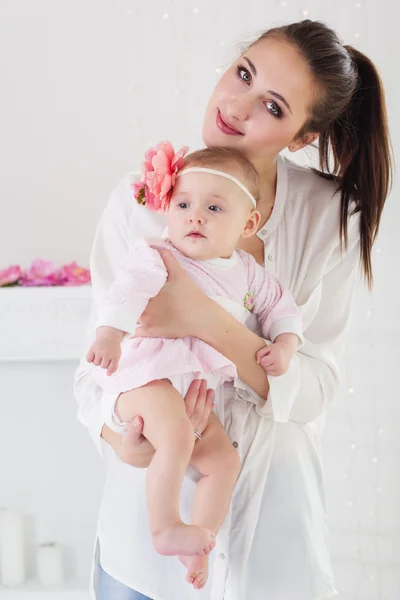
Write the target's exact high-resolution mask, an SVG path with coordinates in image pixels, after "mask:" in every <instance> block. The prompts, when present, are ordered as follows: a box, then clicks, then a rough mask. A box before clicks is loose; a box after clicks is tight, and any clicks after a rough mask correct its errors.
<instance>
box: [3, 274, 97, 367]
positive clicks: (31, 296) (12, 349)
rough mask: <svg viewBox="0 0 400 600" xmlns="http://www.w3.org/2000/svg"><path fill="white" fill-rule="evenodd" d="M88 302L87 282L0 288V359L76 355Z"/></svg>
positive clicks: (88, 290)
mask: <svg viewBox="0 0 400 600" xmlns="http://www.w3.org/2000/svg"><path fill="white" fill-rule="evenodd" d="M91 303H92V288H91V286H90V285H82V286H76V287H64V286H54V287H36V288H35V287H33V288H24V287H18V286H16V287H10V288H0V332H1V334H0V361H7V362H8V361H37V360H41V361H43V360H44V361H48V360H77V359H79V358H80V357H81V354H82V352H83V344H84V336H85V331H86V326H87V320H88V317H89V313H90V307H91Z"/></svg>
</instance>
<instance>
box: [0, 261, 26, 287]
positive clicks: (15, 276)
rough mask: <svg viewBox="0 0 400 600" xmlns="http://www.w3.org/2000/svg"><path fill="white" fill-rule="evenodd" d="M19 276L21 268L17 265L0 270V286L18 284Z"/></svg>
mask: <svg viewBox="0 0 400 600" xmlns="http://www.w3.org/2000/svg"><path fill="white" fill-rule="evenodd" d="M20 278H21V269H20V267H19V266H18V265H14V266H12V267H8V268H7V269H3V270H2V271H0V287H6V286H12V285H18V282H19V280H20Z"/></svg>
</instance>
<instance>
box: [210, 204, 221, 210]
mask: <svg viewBox="0 0 400 600" xmlns="http://www.w3.org/2000/svg"><path fill="white" fill-rule="evenodd" d="M208 208H209V209H210V210H211V212H219V211H220V210H222V208H220V207H219V206H216V205H215V204H212V205H211V206H209V207H208Z"/></svg>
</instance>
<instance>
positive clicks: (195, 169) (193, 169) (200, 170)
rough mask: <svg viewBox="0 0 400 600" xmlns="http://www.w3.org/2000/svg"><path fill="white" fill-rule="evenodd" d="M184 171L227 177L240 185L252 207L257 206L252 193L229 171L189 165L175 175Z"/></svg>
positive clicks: (178, 175) (179, 174)
mask: <svg viewBox="0 0 400 600" xmlns="http://www.w3.org/2000/svg"><path fill="white" fill-rule="evenodd" d="M184 173H210V175H219V176H220V177H225V179H229V181H233V183H236V185H238V186H239V187H240V189H241V190H242V192H244V193H245V194H246V196H247V197H248V198H249V200H251V202H252V204H253V206H254V208H256V206H257V202H256V199H255V198H254V196H253V194H251V193H250V192H249V190H248V189H247V187H246V186H245V185H243V183H242V182H241V181H239V179H236V177H234V176H233V175H230V174H229V173H225V172H224V171H216V170H215V169H207V168H205V167H189V168H188V169H183V170H182V171H179V172H178V174H177V177H180V176H181V175H183V174H184Z"/></svg>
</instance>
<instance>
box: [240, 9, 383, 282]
mask: <svg viewBox="0 0 400 600" xmlns="http://www.w3.org/2000/svg"><path fill="white" fill-rule="evenodd" d="M270 38H275V39H284V40H286V41H288V42H290V43H291V44H293V45H294V46H295V47H296V48H297V50H298V52H299V53H300V55H301V56H302V57H303V59H304V60H305V61H306V63H307V64H308V67H309V69H310V72H311V75H312V77H313V78H314V82H315V86H316V91H317V94H316V98H317V100H316V102H315V103H314V105H313V106H311V107H310V108H309V112H310V116H309V118H308V120H307V121H306V122H305V123H304V125H303V127H302V128H301V130H300V131H299V132H298V134H297V135H296V138H297V139H301V138H302V137H303V136H304V135H305V134H307V133H309V132H316V133H319V165H320V169H321V171H317V172H318V173H319V174H320V175H321V176H323V177H328V178H329V179H334V180H335V181H337V183H338V189H339V191H340V194H341V210H340V239H341V243H342V244H344V247H346V246H347V242H348V237H347V224H348V217H349V206H350V204H351V203H352V202H353V201H354V202H355V209H354V211H353V212H359V213H360V241H361V249H360V255H361V263H362V268H363V272H364V276H365V279H366V281H367V283H368V285H369V286H370V287H371V286H372V281H373V277H372V266H371V250H372V245H373V243H374V241H375V239H376V236H377V234H378V230H379V224H380V220H381V215H382V210H383V206H384V203H385V200H386V197H387V195H388V193H389V189H390V184H391V179H392V152H391V144H390V138H389V132H388V123H387V116H386V106H385V95H384V90H383V86H382V82H381V79H380V77H379V74H378V72H377V70H376V68H375V66H374V64H373V63H372V62H371V61H370V60H369V58H367V57H366V56H365V55H364V54H362V53H361V52H359V51H358V50H356V49H355V48H352V47H351V46H343V45H342V44H341V42H340V40H339V38H338V37H337V35H336V33H335V32H334V31H332V30H331V29H329V28H328V27H327V26H326V25H324V24H323V23H320V22H318V21H310V20H306V21H301V22H299V23H293V24H290V25H284V26H282V27H277V28H274V29H270V30H268V31H266V32H265V33H263V34H262V35H261V37H259V38H258V40H256V41H255V42H254V43H253V44H252V45H254V44H257V43H259V42H260V41H262V40H265V39H270Z"/></svg>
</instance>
